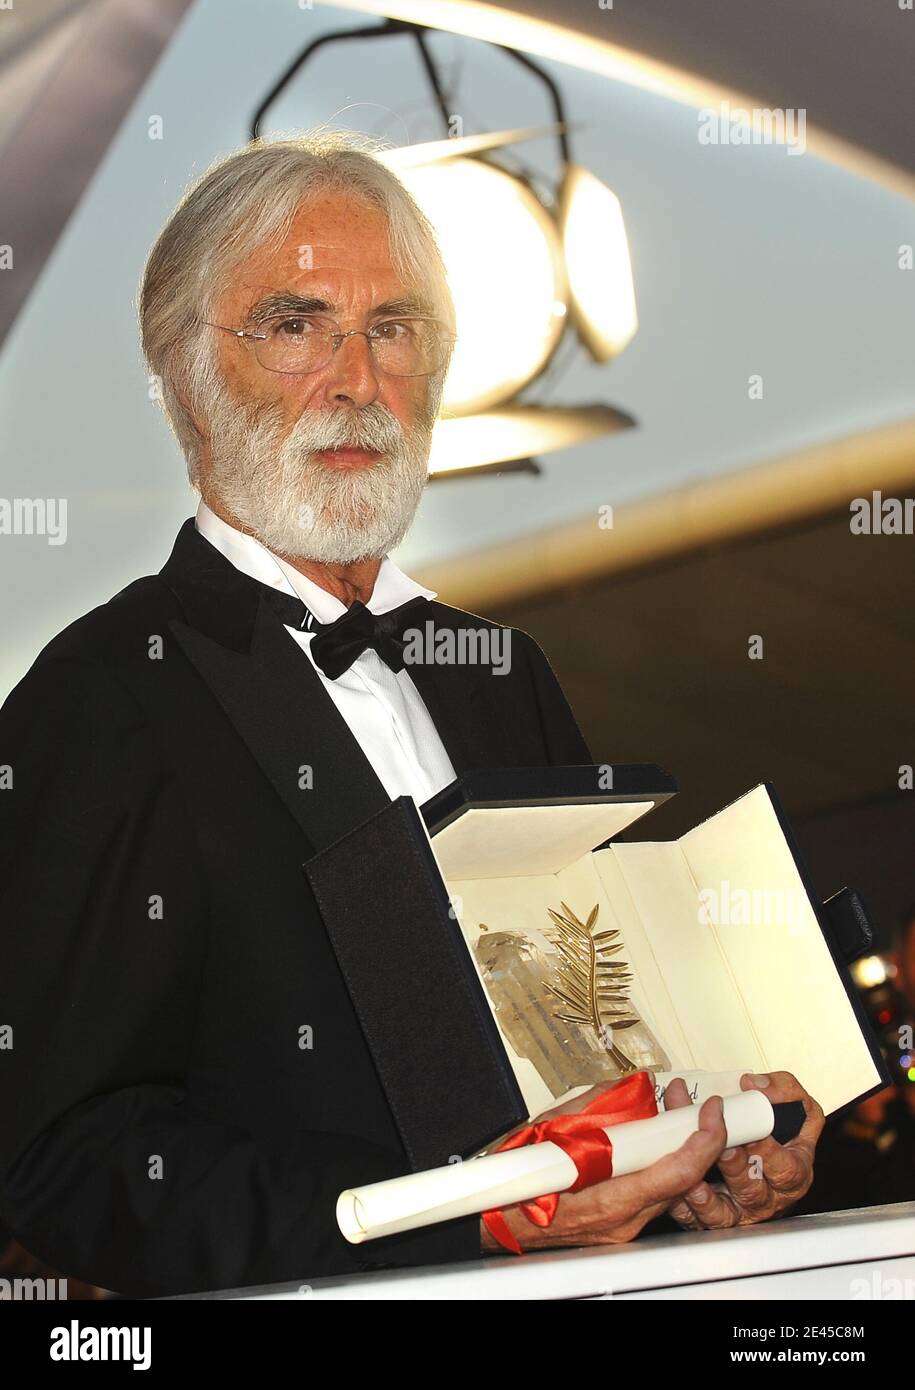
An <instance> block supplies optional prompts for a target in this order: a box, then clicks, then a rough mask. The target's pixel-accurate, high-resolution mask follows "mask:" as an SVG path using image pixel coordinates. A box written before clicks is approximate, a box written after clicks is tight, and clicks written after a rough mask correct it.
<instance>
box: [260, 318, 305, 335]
mask: <svg viewBox="0 0 915 1390" xmlns="http://www.w3.org/2000/svg"><path fill="white" fill-rule="evenodd" d="M314 331H315V324H313V323H312V322H311V320H310V319H303V318H288V319H275V320H274V321H273V323H272V324H271V325H270V332H271V334H272V335H273V337H274V338H304V337H306V335H307V334H309V333H313V332H314Z"/></svg>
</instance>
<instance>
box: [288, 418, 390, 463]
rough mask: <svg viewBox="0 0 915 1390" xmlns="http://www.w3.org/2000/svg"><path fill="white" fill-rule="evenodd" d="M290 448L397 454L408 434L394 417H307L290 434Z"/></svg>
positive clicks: (314, 450) (311, 450) (314, 451)
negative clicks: (353, 450) (364, 450)
mask: <svg viewBox="0 0 915 1390" xmlns="http://www.w3.org/2000/svg"><path fill="white" fill-rule="evenodd" d="M286 443H287V445H291V446H292V447H293V448H296V449H305V450H307V451H308V452H310V453H317V452H318V451H320V450H321V449H341V448H350V449H371V450H373V451H374V452H376V453H379V454H389V453H393V452H395V451H396V450H398V449H402V448H403V446H404V443H405V439H404V431H403V428H402V426H401V424H400V422H399V421H398V420H397V419H395V417H394V416H393V415H388V414H386V413H373V414H371V415H368V414H367V413H366V412H362V413H360V414H359V415H353V414H351V413H350V412H349V411H336V412H334V413H333V414H326V415H325V414H320V415H315V416H313V417H312V418H311V419H309V417H308V416H307V415H303V416H302V418H301V419H300V420H297V421H296V423H295V425H294V426H293V427H292V429H291V430H290V431H289V434H288V436H287V440H286Z"/></svg>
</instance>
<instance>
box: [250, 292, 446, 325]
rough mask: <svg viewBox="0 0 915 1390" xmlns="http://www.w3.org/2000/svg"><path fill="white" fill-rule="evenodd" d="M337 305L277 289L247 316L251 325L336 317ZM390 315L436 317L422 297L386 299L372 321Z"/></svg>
mask: <svg viewBox="0 0 915 1390" xmlns="http://www.w3.org/2000/svg"><path fill="white" fill-rule="evenodd" d="M335 312H336V305H334V304H330V303H328V301H327V300H326V299H320V298H316V297H313V296H308V295H301V294H296V293H294V292H293V291H291V290H276V291H274V293H272V294H268V295H266V296H265V297H264V298H263V299H259V300H257V302H256V303H255V304H253V305H252V307H251V309H250V310H249V313H248V322H249V323H264V322H265V321H266V320H267V319H270V318H273V317H274V316H275V315H276V314H334V313H335ZM391 314H412V315H418V316H419V317H422V318H435V309H434V306H433V305H432V303H431V302H430V301H429V300H428V299H426V298H425V297H424V296H423V295H415V294H411V295H403V296H401V297H399V298H397V299H386V300H385V302H384V303H383V304H378V305H376V307H375V308H374V309H373V310H372V311H371V313H370V315H369V317H370V318H372V319H377V318H384V317H387V316H389V315H391Z"/></svg>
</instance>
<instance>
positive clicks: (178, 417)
mask: <svg viewBox="0 0 915 1390" xmlns="http://www.w3.org/2000/svg"><path fill="white" fill-rule="evenodd" d="M140 314H141V327H142V335H143V346H144V350H145V353H146V357H147V360H148V363H149V366H150V369H151V371H152V372H153V373H154V374H155V376H156V377H157V378H158V381H159V383H160V385H161V398H162V401H163V403H164V406H165V409H166V412H167V414H168V417H169V419H170V422H171V424H172V426H173V428H174V430H175V432H176V434H177V437H178V439H179V441H180V444H181V446H182V448H183V450H184V453H185V455H186V457H187V461H188V468H189V474H190V478H191V482H192V484H193V485H194V487H195V488H196V489H197V490H198V491H199V493H200V499H201V500H200V505H199V508H198V511H197V515H196V518H195V519H189V520H188V521H186V522H185V524H184V525H183V526H182V528H181V530H180V532H179V534H178V537H177V541H176V543H175V547H174V550H173V552H172V554H171V556H170V557H169V559H168V561H167V562H166V564H165V566H164V567H163V569H162V570H161V571H160V573H159V574H158V575H154V576H151V577H147V578H143V579H139V580H137V581H136V582H135V583H133V584H131V585H129V586H128V587H127V588H126V589H124V590H123V591H122V592H121V593H119V594H117V595H116V596H115V597H114V598H113V599H111V600H110V601H109V602H108V603H106V604H104V605H102V606H101V607H99V608H96V609H94V610H93V611H92V612H91V613H89V614H87V615H86V616H85V617H83V618H81V619H80V620H79V621H77V622H75V623H73V624H72V625H71V626H70V627H68V628H67V629H66V630H65V631H64V632H62V633H61V634H60V635H59V636H58V637H57V638H55V639H54V640H53V641H52V642H51V643H50V644H49V645H48V646H47V647H46V648H45V650H44V651H43V652H42V653H41V654H40V656H39V657H38V659H37V661H36V662H35V664H34V666H33V667H32V669H31V670H30V671H29V673H28V674H27V676H26V677H25V679H24V680H23V681H22V682H21V683H20V685H19V686H18V687H17V688H16V690H15V691H14V692H13V693H12V695H11V696H10V698H9V700H8V701H7V704H6V705H5V707H4V709H3V712H2V716H0V763H3V764H5V765H8V766H9V767H10V769H11V770H12V771H11V778H12V785H11V787H10V788H9V789H7V790H5V791H4V793H3V795H2V798H0V808H2V814H3V816H4V823H3V838H2V845H3V871H2V877H0V893H2V898H3V912H2V919H3V924H4V926H3V933H2V944H0V976H2V978H3V981H4V986H5V989H4V1006H3V1018H2V1019H0V1022H2V1023H3V1024H5V1025H7V1029H8V1036H9V1038H10V1040H11V1041H10V1043H9V1045H8V1046H7V1050H6V1051H5V1052H4V1053H3V1054H2V1055H3V1058H4V1060H3V1061H2V1063H0V1116H2V1125H0V1131H2V1139H0V1191H2V1207H0V1214H2V1218H3V1220H4V1221H5V1223H6V1224H7V1225H8V1227H9V1228H10V1230H11V1231H12V1232H13V1233H14V1234H15V1235H16V1237H17V1238H18V1239H19V1240H20V1241H21V1242H22V1244H23V1245H24V1246H26V1247H27V1248H28V1249H29V1250H30V1251H32V1253H33V1254H35V1255H36V1256H37V1257H39V1258H41V1259H43V1260H46V1261H47V1262H48V1263H49V1264H51V1265H53V1266H55V1267H56V1268H57V1269H59V1270H61V1271H62V1272H64V1273H65V1274H69V1275H72V1276H73V1277H75V1278H80V1279H85V1280H88V1281H90V1282H92V1283H95V1284H100V1285H103V1286H105V1287H107V1288H110V1289H114V1290H117V1291H119V1292H121V1293H127V1294H133V1295H157V1294H167V1293H178V1292H189V1291H194V1290H202V1289H215V1288H226V1287H235V1286H241V1285H250V1284H257V1283H265V1282H269V1281H274V1280H284V1279H307V1278H309V1277H315V1276H319V1275H327V1274H335V1273H347V1272H352V1273H354V1272H357V1271H360V1270H363V1269H366V1268H370V1267H378V1266H390V1265H408V1264H420V1263H432V1262H441V1261H447V1260H456V1259H467V1258H471V1257H474V1256H479V1255H480V1253H481V1250H487V1249H490V1248H498V1247H494V1246H493V1244H492V1242H491V1240H490V1238H489V1236H488V1233H486V1232H485V1230H484V1229H483V1228H481V1223H480V1221H479V1219H478V1218H477V1217H473V1218H467V1219H462V1220H459V1221H453V1222H450V1223H448V1224H445V1225H442V1226H438V1227H432V1228H430V1229H428V1230H425V1231H422V1232H419V1233H418V1234H410V1235H404V1236H396V1237H388V1238H386V1239H384V1240H380V1241H378V1242H377V1243H376V1244H374V1245H373V1246H372V1247H368V1248H353V1247H351V1246H348V1245H347V1244H346V1242H345V1241H344V1240H343V1238H342V1237H341V1235H340V1234H339V1232H338V1230H337V1228H336V1224H335V1220H334V1206H335V1200H336V1196H337V1194H338V1193H339V1191H340V1190H341V1189H342V1188H344V1187H346V1186H348V1185H351V1184H354V1183H365V1182H370V1181H373V1180H377V1179H381V1178H385V1177H390V1176H394V1175H397V1174H399V1173H402V1172H405V1171H407V1168H408V1165H407V1162H406V1159H405V1156H404V1153H403V1151H402V1148H401V1145H400V1143H399V1141H398V1137H397V1132H396V1129H395V1126H394V1123H393V1120H392V1116H391V1114H390V1111H389V1109H388V1107H387V1104H386V1101H385V1098H384V1093H383V1091H382V1089H381V1087H380V1085H379V1080H378V1076H377V1074H376V1072H375V1069H374V1065H373V1062H372V1058H371V1055H370V1053H369V1051H368V1050H367V1046H366V1043H365V1040H364V1038H363V1035H362V1032H361V1031H360V1027H359V1023H358V1020H357V1018H356V1015H355V1013H354V1008H353V1004H352V1002H351V999H350V996H349V994H348V992H347V989H346V987H345V984H344V980H343V978H342V976H341V973H340V969H339V967H338V964H337V962H336V958H335V956H334V954H333V951H332V948H331V945H330V943H329V940H328V937H327V935H326V933H325V931H324V929H323V926H322V923H321V918H320V916H319V913H318V910H317V907H316V904H315V902H314V899H313V897H312V896H311V893H310V889H309V887H308V883H307V880H306V878H305V876H304V874H303V872H302V866H303V863H304V862H305V861H306V860H308V858H309V857H310V856H311V855H312V854H314V853H315V851H316V849H318V848H320V847H322V846H323V845H325V844H328V843H330V842H331V841H333V840H334V839H335V838H337V837H338V836H340V835H342V834H343V833H344V832H346V831H347V830H349V829H351V828H352V827H354V826H356V825H358V824H360V823H361V822H362V821H363V820H365V819H366V818H367V817H368V816H369V815H371V814H372V813H373V812H374V811H376V810H380V809H381V808H382V807H383V806H384V805H387V804H388V803H389V801H390V799H391V798H393V797H397V796H401V795H404V794H407V795H409V796H412V797H413V798H415V800H416V802H417V803H422V802H424V801H425V800H427V799H428V798H429V797H430V796H432V795H433V794H434V793H435V792H436V791H438V790H439V789H440V788H442V787H443V786H445V785H447V784H448V783H449V782H451V781H452V780H453V779H454V778H455V776H457V775H459V774H460V773H462V772H463V771H464V770H466V769H467V768H470V767H518V766H543V765H549V764H568V763H590V762H591V757H590V755H589V752H588V748H587V747H586V745H585V743H584V740H583V739H582V736H581V734H580V732H579V730H578V727H577V725H576V723H575V720H574V718H573V716H572V714H571V712H570V710H569V707H568V705H567V703H566V701H565V698H564V696H563V694H562V692H561V690H560V688H559V685H558V683H557V681H556V678H555V676H554V675H553V672H552V670H551V668H550V666H549V664H548V662H547V660H546V658H545V657H544V655H543V653H542V652H541V651H540V649H539V647H538V646H537V645H536V643H535V642H533V641H532V640H531V638H530V637H528V636H527V635H526V634H525V633H523V632H520V631H517V630H512V631H510V633H509V632H508V631H507V630H504V629H499V627H498V625H497V624H489V623H486V622H485V621H484V620H483V619H480V618H478V617H476V616H473V615H467V614H465V613H462V612H460V611H459V610H456V609H453V608H448V607H446V606H445V605H443V604H440V603H438V602H436V601H435V594H434V593H433V592H432V591H431V590H429V589H426V588H423V587H422V586H421V585H419V584H417V583H416V582H415V581H413V580H412V579H410V578H408V577H407V575H405V574H404V573H403V572H402V571H401V570H400V569H398V567H397V566H396V565H395V564H394V563H393V561H392V560H391V559H390V558H389V552H390V551H391V550H393V549H394V548H395V547H396V545H397V544H398V543H399V542H400V541H401V539H402V538H403V536H404V535H405V533H406V531H407V529H408V527H409V525H410V522H411V520H412V518H413V515H414V512H415V509H416V507H417V505H418V503H419V500H420V497H421V495H422V491H423V487H424V484H425V481H426V477H427V460H428V454H429V447H430V435H431V431H432V426H433V422H434V420H435V418H436V415H437V413H438V408H439V404H440V400H441V393H442V386H443V381H444V375H445V372H446V370H447V366H448V362H449V356H450V352H451V347H452V340H453V328H454V318H453V314H454V311H453V306H452V303H451V301H450V298H449V294H448V288H447V282H446V279H445V274H444V270H443V266H442V263H441V260H440V258H439V255H438V252H437V249H436V245H435V240H434V237H433V236H432V233H431V230H430V228H429V226H428V224H427V223H426V221H425V220H424V218H423V217H422V215H421V214H420V213H419V211H418V209H417V208H416V207H415V205H414V204H413V202H412V201H411V199H410V198H409V196H408V194H407V193H406V191H405V189H404V188H403V187H402V185H401V184H400V183H399V181H398V180H397V179H396V178H395V177H393V175H391V174H390V173H389V172H388V171H386V170H385V168H384V167H383V166H382V165H381V164H380V162H379V161H377V160H376V159H375V158H373V157H372V154H371V151H370V150H369V149H368V148H367V147H366V145H365V144H363V143H360V142H358V141H356V140H354V139H352V138H348V137H344V136H342V135H338V136H335V135H327V134H325V135H322V136H319V137H315V138H311V139H301V140H294V141H279V142H276V143H269V144H258V145H254V146H251V147H250V148H247V149H245V150H243V151H241V152H240V153H238V154H236V155H235V156H233V157H232V158H229V159H228V160H226V161H224V162H223V163H221V164H219V165H217V166H216V167H215V168H214V169H212V170H211V171H210V172H209V173H207V174H206V175H205V176H204V177H203V178H202V179H201V180H200V182H199V183H198V184H197V185H196V186H195V187H194V188H193V189H192V190H191V192H190V193H189V194H188V195H187V197H186V198H185V199H184V201H183V202H182V203H181V205H180V206H179V208H178V209H177V211H176V212H175V214H174V215H173V216H172V218H171V219H170V221H169V222H168V225H167V226H166V227H165V229H164V231H163V232H162V234H161V236H160V237H159V239H158V241H157V243H156V245H155V247H154V248H153V251H152V253H151V255H150V258H149V262H148V265H147V267H146V272H145V277H144V281H143V286H142V294H141V299H140ZM417 617H419V619H420V624H419V625H421V623H422V622H423V621H425V620H426V619H427V618H431V620H432V621H433V623H434V625H435V628H436V629H442V628H444V629H448V630H451V631H452V632H456V631H457V630H458V629H459V628H460V627H461V625H462V624H465V625H466V623H467V621H468V619H469V620H470V621H471V622H472V625H473V627H474V628H476V629H478V628H480V627H481V625H482V626H483V627H484V628H486V629H488V630H489V631H490V632H492V633H500V634H501V635H502V636H503V637H505V636H507V635H510V637H511V662H510V668H509V669H508V670H507V671H503V672H502V673H501V674H500V675H499V677H498V678H496V677H495V676H494V673H493V672H492V671H487V670H486V669H485V668H482V667H480V666H475V665H472V664H456V665H451V666H445V665H440V664H436V663H428V664H417V665H411V666H410V667H409V669H407V667H405V666H403V665H402V664H401V663H399V662H398V661H397V659H396V652H397V651H398V650H402V648H400V647H398V638H402V635H403V632H404V630H405V625H406V624H408V623H410V622H413V623H414V624H415V623H416V620H417ZM392 653H393V654H394V655H392ZM378 878H379V892H396V891H397V886H396V875H393V874H391V872H390V868H389V867H388V868H387V871H386V866H384V865H379V867H378ZM423 987H424V988H433V989H434V987H435V986H434V981H425V982H423ZM391 1026H392V1027H393V1028H396V1020H393V1021H392V1025H391ZM306 1038H307V1043H306V1042H305V1039H306ZM679 1084H680V1085H681V1086H682V1083H679ZM745 1084H746V1085H752V1084H760V1085H765V1086H767V1087H768V1094H769V1095H770V1096H771V1097H772V1098H773V1099H784V1098H792V1097H796V1096H801V1097H803V1098H804V1100H805V1104H806V1106H807V1109H808V1121H807V1124H806V1125H805V1128H804V1131H803V1132H802V1134H801V1136H800V1137H799V1138H798V1140H796V1141H794V1143H793V1144H792V1145H791V1146H786V1147H785V1148H780V1147H779V1146H778V1145H777V1144H775V1143H774V1142H773V1141H767V1142H766V1143H764V1144H761V1145H758V1146H756V1149H757V1152H758V1154H759V1155H760V1156H761V1157H762V1158H763V1160H764V1167H765V1175H764V1176H760V1174H759V1172H758V1166H757V1169H753V1168H751V1165H750V1164H749V1162H748V1155H747V1154H745V1153H743V1152H742V1151H736V1152H722V1151H723V1149H724V1144H725V1134H724V1127H723V1124H722V1121H721V1114H720V1102H717V1101H715V1100H712V1101H710V1102H706V1104H705V1105H704V1106H703V1108H702V1111H701V1116H700V1130H699V1132H698V1133H697V1134H696V1135H695V1136H694V1137H693V1138H692V1139H690V1141H689V1142H688V1143H687V1144H685V1145H684V1146H683V1148H682V1149H681V1150H679V1151H678V1152H677V1153H676V1154H674V1155H672V1156H671V1157H670V1158H669V1159H665V1160H664V1161H663V1162H660V1163H658V1164H656V1165H655V1166H654V1167H653V1168H650V1169H648V1170H647V1171H646V1172H644V1173H642V1174H639V1175H636V1176H630V1177H624V1178H621V1179H615V1178H614V1179H611V1180H610V1181H609V1182H605V1183H603V1184H601V1185H600V1186H598V1187H595V1188H592V1189H590V1190H588V1191H585V1192H582V1193H578V1194H569V1195H566V1196H564V1197H563V1198H562V1199H561V1201H560V1204H559V1212H558V1215H557V1218H556V1220H555V1222H554V1224H553V1226H552V1227H551V1228H550V1230H549V1232H547V1233H544V1232H540V1231H538V1229H537V1228H536V1227H533V1226H532V1225H531V1224H530V1223H529V1222H527V1221H526V1219H525V1218H524V1217H523V1216H522V1215H520V1214H519V1213H518V1212H517V1211H510V1212H509V1213H508V1218H509V1220H510V1222H511V1224H512V1229H513V1230H514V1231H515V1233H516V1235H517V1236H518V1238H519V1240H520V1241H521V1242H522V1244H524V1245H527V1246H532V1245H534V1244H537V1243H539V1244H550V1245H563V1244H566V1245H568V1244H576V1245H577V1244H587V1243H596V1242H614V1241H624V1240H629V1239H631V1238H632V1237H634V1236H635V1235H636V1234H637V1233H638V1232H639V1231H640V1230H641V1229H642V1227H643V1226H644V1225H645V1224H646V1222H648V1221H649V1220H651V1219H652V1218H653V1217H655V1216H657V1215H658V1214H660V1213H662V1212H664V1211H666V1210H668V1209H669V1210H670V1211H671V1212H672V1214H673V1215H674V1216H675V1218H676V1219H677V1220H679V1221H680V1222H681V1224H682V1225H685V1226H690V1225H711V1226H715V1225H731V1224H734V1223H737V1222H743V1221H751V1220H757V1219H761V1218H763V1217H767V1216H770V1215H772V1214H773V1213H775V1212H777V1211H779V1210H782V1209H784V1208H785V1207H786V1206H787V1205H788V1204H789V1203H791V1202H793V1201H794V1200H796V1199H797V1198H798V1197H799V1196H801V1195H802V1193H803V1192H804V1191H805V1190H806V1188H807V1186H808V1185H809V1182H810V1170H811V1164H812V1153H813V1146H814V1143H815V1141H816V1138H817V1135H818V1132H819V1125H820V1115H819V1110H818V1107H817V1106H816V1105H815V1103H814V1102H813V1101H811V1100H810V1099H809V1097H806V1096H805V1095H804V1093H803V1092H802V1090H801V1088H800V1087H799V1086H798V1084H797V1082H796V1081H794V1079H793V1078H791V1077H788V1076H786V1075H783V1074H780V1075H777V1076H775V1077H773V1078H771V1079H770V1078H761V1079H759V1080H758V1081H755V1082H754V1081H751V1080H749V1079H747V1080H746V1081H745ZM671 1100H672V1102H673V1103H680V1104H684V1103H688V1097H686V1095H685V1093H684V1092H682V1091H681V1092H680V1094H677V1093H676V1092H675V1093H674V1094H673V1095H672V1096H671ZM716 1160H717V1162H718V1165H719V1169H720V1171H721V1174H722V1176H723V1178H724V1182H723V1184H722V1185H721V1186H720V1188H715V1189H714V1190H713V1189H712V1188H711V1187H710V1186H708V1185H707V1184H706V1183H705V1182H704V1181H703V1178H704V1175H705V1174H706V1173H707V1171H708V1169H709V1168H710V1167H711V1166H712V1165H713V1164H714V1163H715V1161H716ZM366 1256H367V1257H368V1258H366Z"/></svg>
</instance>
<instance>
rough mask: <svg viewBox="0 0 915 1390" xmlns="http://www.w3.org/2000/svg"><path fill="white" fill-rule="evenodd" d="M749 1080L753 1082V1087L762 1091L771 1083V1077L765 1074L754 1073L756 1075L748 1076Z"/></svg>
mask: <svg viewBox="0 0 915 1390" xmlns="http://www.w3.org/2000/svg"><path fill="white" fill-rule="evenodd" d="M750 1080H751V1081H752V1082H753V1085H754V1086H759V1087H760V1088H761V1089H762V1090H765V1088H766V1087H767V1086H768V1085H769V1083H770V1082H771V1080H772V1077H771V1076H766V1075H765V1073H756V1074H753V1073H751V1074H750Z"/></svg>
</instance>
